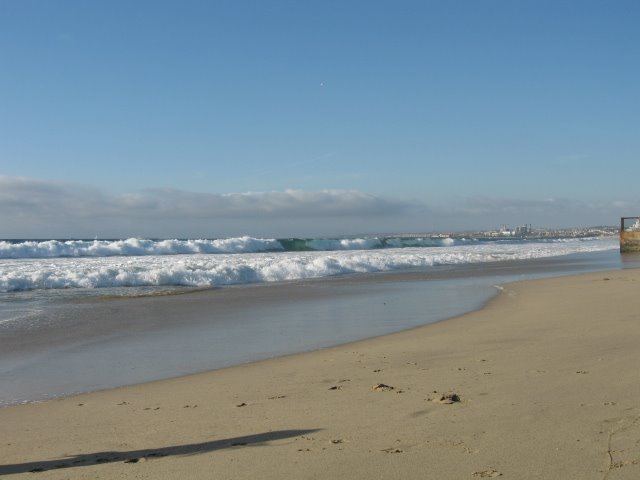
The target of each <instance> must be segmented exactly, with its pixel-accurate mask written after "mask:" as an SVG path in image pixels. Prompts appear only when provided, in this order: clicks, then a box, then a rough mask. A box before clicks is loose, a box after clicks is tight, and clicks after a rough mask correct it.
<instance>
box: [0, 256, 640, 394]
mask: <svg viewBox="0 0 640 480" xmlns="http://www.w3.org/2000/svg"><path fill="white" fill-rule="evenodd" d="M634 264H637V262H636V261H634V260H633V257H632V256H631V257H629V256H624V257H623V256H621V255H620V254H619V253H618V252H598V253H592V254H588V255H575V256H566V257H558V258H553V259H544V260H540V259H538V260H534V261H517V262H495V263H488V264H481V265H467V266H464V265H463V266H453V267H452V266H449V267H437V268H432V269H429V270H428V271H412V272H396V273H384V274H371V275H354V276H342V277H331V278H324V279H317V280H306V281H297V282H283V283H276V284H262V285H249V286H239V287H231V288H221V289H213V290H205V291H196V292H193V291H192V292H191V293H187V294H184V295H182V294H180V295H166V294H163V295H151V296H145V297H128V296H126V297H117V296H108V295H105V294H104V293H103V292H102V291H100V292H93V291H86V292H82V291H79V292H75V291H73V290H71V291H69V292H67V291H64V292H59V293H58V292H54V294H52V295H50V296H51V297H52V298H51V300H50V301H48V302H42V301H41V302H36V303H35V304H34V305H31V307H30V308H31V309H33V310H34V311H35V313H33V315H31V316H29V317H25V318H20V319H19V320H17V321H9V322H7V321H5V322H2V321H0V385H1V386H2V388H0V407H1V406H5V405H10V404H16V403H23V402H25V401H33V400H42V399H46V398H52V397H56V396H61V395H68V394H72V393H83V392H88V391H93V390H98V389H105V388H113V387H118V386H123V385H131V384H136V383H144V382H149V381H154V380H162V379H166V378H171V377H177V376H182V375H188V374H192V373H197V372H202V371H208V370H213V369H217V368H224V367H229V366H232V365H239V364H242V363H246V362H250V361H256V360H262V359H265V358H272V357H275V356H279V355H288V354H292V353H300V352H304V351H310V350H314V349H318V348H324V347H329V346H333V345H339V344H343V343H347V342H352V341H356V340H361V339H364V338H370V337H374V336H379V335H385V334H388V333H392V332H397V331H400V330H404V329H407V328H413V327H416V326H419V325H425V324H428V323H433V322H435V321H439V320H443V319H446V318H451V317H453V316H457V315H461V314H463V313H466V312H469V311H472V310H475V309H477V308H480V307H481V306H482V305H483V304H484V303H485V302H486V301H487V300H488V299H490V298H491V297H492V296H493V295H495V294H496V288H495V285H497V284H504V283H507V282H510V281H514V280H522V279H525V278H535V277H539V276H553V275H560V274H564V275H567V274H571V273H576V272H585V270H587V271H595V270H601V269H603V267H608V268H607V269H615V268H629V267H631V266H633V265H634ZM180 291H184V292H186V291H188V290H180ZM36 293H37V292H36ZM25 295H26V296H27V297H29V296H32V294H31V293H29V292H26V294H25ZM36 297H37V295H36ZM63 300H64V301H63ZM6 303H7V305H9V306H12V305H13V306H16V305H17V306H20V308H23V309H26V310H29V309H27V308H25V307H26V306H27V305H29V303H28V302H26V304H25V302H24V299H22V300H21V299H20V295H18V297H16V298H14V299H13V300H12V301H9V302H6ZM1 304H2V300H1V299H0V306H1ZM38 310H39V313H38ZM5 313H6V312H5Z"/></svg>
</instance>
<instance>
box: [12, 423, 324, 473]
mask: <svg viewBox="0 0 640 480" xmlns="http://www.w3.org/2000/svg"><path fill="white" fill-rule="evenodd" d="M317 431H319V429H310V430H278V431H274V432H265V433H257V434H255V435H246V436H244V437H234V438H225V439H222V440H213V441H211V442H202V443H191V444H188V445H176V446H172V447H162V448H151V449H146V450H131V451H125V452H95V453H84V454H80V455H75V456H73V457H66V458H61V459H58V460H45V461H40V462H38V461H36V462H27V463H16V464H13V465H0V475H10V474H14V473H25V472H44V471H47V470H56V469H60V468H71V467H83V466H87V465H97V464H100V463H112V462H125V463H137V462H138V461H140V459H143V458H158V457H168V456H171V455H196V454H199V453H206V452H213V451H216V450H222V449H225V448H231V447H242V446H257V445H261V444H263V443H265V442H269V441H272V440H280V439H283V438H291V437H297V436H300V435H305V434H308V433H313V432H317Z"/></svg>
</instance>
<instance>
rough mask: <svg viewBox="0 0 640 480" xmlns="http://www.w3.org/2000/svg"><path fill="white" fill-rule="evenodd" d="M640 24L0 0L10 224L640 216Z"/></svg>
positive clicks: (30, 232)
mask: <svg viewBox="0 0 640 480" xmlns="http://www.w3.org/2000/svg"><path fill="white" fill-rule="evenodd" d="M639 24H640V3H638V2H637V1H612V2H604V1H513V0H503V1H499V0H473V1H428V0H424V1H418V2H410V1H393V2H392V1H388V2H386V1H384V2H383V1H366V2H365V1H362V2H361V1H335V2H334V1H322V2H320V1H315V2H312V1H308V2H307V1H304V2H301V1H228V2H227V1H180V2H178V1H173V2H168V1H149V2H146V1H136V2H128V1H109V2H86V1H64V0H61V1H57V2H45V1H33V0H20V1H18V0H14V1H7V0H0V70H1V72H2V73H0V132H1V133H0V176H1V177H0V220H3V219H4V221H2V222H0V223H3V224H4V225H5V226H4V231H0V237H12V236H18V237H22V236H38V237H46V236H61V235H62V236H87V235H90V236H93V235H94V232H95V234H99V235H101V236H130V235H131V236H133V235H139V236H146V235H149V236H181V237H185V236H226V235H238V234H243V233H247V234H251V235H272V236H276V235H282V236H284V235H322V234H326V235H332V234H341V233H369V232H376V231H394V230H395V231H432V230H448V229H454V230H463V229H471V228H491V227H496V226H498V225H500V224H502V223H534V224H536V225H538V226H573V225H596V224H610V225H615V224H616V223H617V220H618V217H620V216H621V215H636V214H639V213H640V189H638V188H637V187H635V183H637V181H636V180H634V179H639V178H640V162H639V161H638V154H639V153H640V131H639V130H640V129H639V126H640V121H639V116H640V95H639V85H640V81H639V76H640V75H639V73H640V62H638V58H640V29H638V28H637V26H638V25H639ZM83 199H86V201H85V200H83ZM239 199H242V201H240V200H239ZM247 199H250V201H247ZM319 201H327V202H328V203H327V205H326V207H323V205H318V204H317V202H319ZM231 204H232V205H233V208H232V207H231V206H230V205H231ZM178 207H179V208H178ZM1 229H2V227H0V230H1Z"/></svg>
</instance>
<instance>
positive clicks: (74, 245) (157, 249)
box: [0, 236, 283, 258]
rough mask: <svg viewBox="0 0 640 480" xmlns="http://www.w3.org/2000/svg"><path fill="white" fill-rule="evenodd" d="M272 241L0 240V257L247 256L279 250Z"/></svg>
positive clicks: (242, 239) (245, 239)
mask: <svg viewBox="0 0 640 480" xmlns="http://www.w3.org/2000/svg"><path fill="white" fill-rule="evenodd" d="M282 249H283V248H282V245H281V244H280V242H278V241H277V240H275V239H269V238H267V239H265V238H252V237H246V236H245V237H238V238H223V239H218V240H148V239H140V238H128V239H126V240H93V241H86V240H67V241H59V240H46V241H25V242H20V243H11V242H7V241H0V258H57V257H110V256H140V255H177V254H188V253H190V254H193V253H247V252H265V251H277V250H282Z"/></svg>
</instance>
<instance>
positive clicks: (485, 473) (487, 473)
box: [473, 468, 502, 478]
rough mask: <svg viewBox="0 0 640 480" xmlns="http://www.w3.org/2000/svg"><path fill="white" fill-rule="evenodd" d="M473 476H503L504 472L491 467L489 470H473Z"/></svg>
mask: <svg viewBox="0 0 640 480" xmlns="http://www.w3.org/2000/svg"><path fill="white" fill-rule="evenodd" d="M473 476H474V477H480V478H495V477H501V476H502V474H501V473H500V472H498V471H497V470H494V469H493V468H490V469H488V470H483V471H481V472H473Z"/></svg>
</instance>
